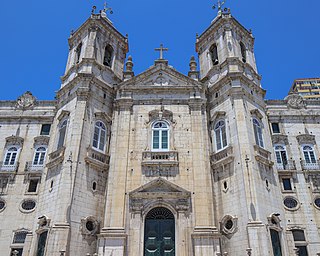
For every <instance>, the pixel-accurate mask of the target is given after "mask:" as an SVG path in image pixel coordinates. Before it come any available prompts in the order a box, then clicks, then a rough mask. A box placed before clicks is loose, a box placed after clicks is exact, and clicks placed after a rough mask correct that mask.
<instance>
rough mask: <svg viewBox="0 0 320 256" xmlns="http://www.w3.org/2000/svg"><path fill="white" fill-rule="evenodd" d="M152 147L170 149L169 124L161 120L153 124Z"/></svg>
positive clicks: (154, 148)
mask: <svg viewBox="0 0 320 256" xmlns="http://www.w3.org/2000/svg"><path fill="white" fill-rule="evenodd" d="M152 149H153V150H169V126H168V124H167V123H166V122H163V121H159V122H156V123H154V124H153V126H152Z"/></svg>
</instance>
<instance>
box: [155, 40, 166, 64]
mask: <svg viewBox="0 0 320 256" xmlns="http://www.w3.org/2000/svg"><path fill="white" fill-rule="evenodd" d="M154 50H155V51H159V52H160V58H159V60H163V52H164V51H168V50H169V49H168V48H164V47H163V44H160V48H156V49H154Z"/></svg>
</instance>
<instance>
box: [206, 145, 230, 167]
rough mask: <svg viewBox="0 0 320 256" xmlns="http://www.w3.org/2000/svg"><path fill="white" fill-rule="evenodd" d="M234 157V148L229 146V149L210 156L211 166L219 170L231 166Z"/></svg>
mask: <svg viewBox="0 0 320 256" xmlns="http://www.w3.org/2000/svg"><path fill="white" fill-rule="evenodd" d="M233 159H234V155H233V147H232V146H228V147H227V148H225V149H223V150H221V151H219V152H217V153H213V154H211V156H210V161H211V166H212V168H217V167H221V166H224V165H226V164H229V163H231V162H232V161H233Z"/></svg>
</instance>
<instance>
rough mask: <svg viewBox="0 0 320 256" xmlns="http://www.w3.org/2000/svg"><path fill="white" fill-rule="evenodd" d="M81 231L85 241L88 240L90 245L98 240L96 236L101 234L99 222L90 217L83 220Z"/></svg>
mask: <svg viewBox="0 0 320 256" xmlns="http://www.w3.org/2000/svg"><path fill="white" fill-rule="evenodd" d="M80 231H81V234H82V236H83V238H84V239H86V240H87V241H88V243H89V245H91V244H92V242H93V241H95V240H96V236H97V234H98V233H99V222H98V220H97V219H96V218H95V217H94V216H88V217H85V218H83V219H81V225H80Z"/></svg>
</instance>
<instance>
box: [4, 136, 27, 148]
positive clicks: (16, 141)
mask: <svg viewBox="0 0 320 256" xmlns="http://www.w3.org/2000/svg"><path fill="white" fill-rule="evenodd" d="M23 141H24V139H23V138H21V137H19V136H14V135H12V136H10V137H7V138H6V147H8V146H19V147H22V145H23Z"/></svg>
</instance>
